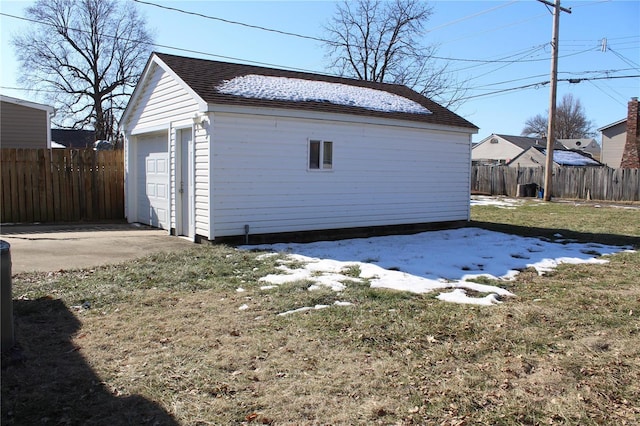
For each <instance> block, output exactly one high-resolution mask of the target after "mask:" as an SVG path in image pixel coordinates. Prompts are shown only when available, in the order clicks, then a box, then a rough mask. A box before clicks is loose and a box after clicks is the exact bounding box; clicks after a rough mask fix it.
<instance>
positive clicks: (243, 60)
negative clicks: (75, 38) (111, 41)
mask: <svg viewBox="0 0 640 426" xmlns="http://www.w3.org/2000/svg"><path fill="white" fill-rule="evenodd" d="M0 15H1V16H6V17H8V18H14V19H19V20H22V21H27V22H32V23H36V24H41V25H47V26H50V27H54V28H55V27H56V26H55V25H54V24H50V23H48V22H42V21H37V20H35V19H30V18H25V17H22V16H15V15H11V14H8V13H4V12H0ZM68 29H69V30H71V31H78V32H83V33H89V31H87V30H83V29H79V28H71V27H68ZM101 35H102V36H104V37H109V38H119V39H120V40H124V41H129V42H132V43H141V44H147V45H149V46H154V47H159V48H163V49H171V50H176V51H179V52H185V53H194V54H197V55H203V56H210V57H214V58H220V59H228V60H231V61H239V62H243V63H249V64H255V65H262V66H267V67H273V68H280V69H288V70H293V71H302V72H311V73H316V74H319V72H318V71H314V70H308V69H304V68H296V67H289V66H284V65H278V64H271V63H268V62H260V61H252V60H250V59H243V58H236V57H233V56H225V55H218V54H215V53H209V52H203V51H201V50H194V49H185V48H181V47H175V46H168V45H165V44H159V43H155V42H154V43H150V42H148V41H142V40H133V39H130V38H125V37H116V36H114V35H111V34H101Z"/></svg>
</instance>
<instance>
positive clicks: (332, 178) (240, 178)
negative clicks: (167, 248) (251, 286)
mask: <svg viewBox="0 0 640 426" xmlns="http://www.w3.org/2000/svg"><path fill="white" fill-rule="evenodd" d="M120 125H121V129H123V131H124V137H125V162H126V164H125V169H126V189H125V191H126V215H127V219H128V221H129V222H141V223H145V224H149V225H152V226H156V227H160V228H163V229H167V230H169V231H170V232H171V233H172V234H177V235H184V236H187V237H189V238H190V239H193V240H196V241H198V240H201V239H206V240H215V239H224V238H225V237H236V238H238V237H242V236H245V235H249V234H250V235H251V236H252V240H251V241H257V240H258V238H254V237H253V236H254V235H262V236H264V235H269V234H270V235H271V236H272V237H273V236H274V235H273V234H282V233H291V232H295V233H298V232H303V231H318V232H322V233H324V236H326V237H330V236H331V235H333V234H334V230H338V229H345V228H346V229H351V230H352V231H353V228H360V231H366V232H369V231H381V229H372V228H373V227H384V228H383V229H385V230H388V229H389V227H391V228H392V229H391V230H392V231H393V230H398V229H400V228H402V227H404V228H405V229H407V228H412V229H415V228H418V227H420V226H426V225H427V224H431V225H433V224H434V223H442V222H445V223H457V222H460V221H467V220H469V214H470V210H469V187H470V170H469V164H470V161H471V158H470V157H471V152H470V151H471V149H470V147H471V135H472V134H474V133H476V132H477V127H476V126H474V125H473V124H471V123H470V122H468V121H467V120H465V119H463V118H461V117H459V116H458V115H456V114H454V113H452V112H451V111H449V110H447V109H446V108H443V107H442V106H440V105H438V104H436V103H434V102H432V101H430V100H429V99H427V98H425V97H424V96H421V95H419V94H418V93H416V92H414V91H412V90H410V89H408V88H407V87H405V86H400V85H392V84H382V83H373V82H365V81H361V80H353V79H346V78H338V77H332V76H326V75H317V74H310V73H301V72H295V71H285V70H280V69H273V68H263V67H256V66H249V65H241V64H232V63H224V62H217V61H210V60H203V59H192V58H186V57H180V56H173V55H167V54H161V53H154V54H152V55H151V58H150V59H149V61H148V63H147V65H146V67H145V70H144V72H143V75H142V77H141V79H140V81H139V83H138V85H137V87H136V89H135V90H134V93H133V95H132V97H131V99H130V101H129V104H128V105H127V108H126V110H125V112H124V114H123V117H122V120H121V122H120ZM395 225H397V227H396V226H395ZM416 225H417V226H416ZM288 237H291V235H289V236H287V238H288Z"/></svg>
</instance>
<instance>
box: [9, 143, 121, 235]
mask: <svg viewBox="0 0 640 426" xmlns="http://www.w3.org/2000/svg"><path fill="white" fill-rule="evenodd" d="M0 152H1V153H0V155H1V157H0V166H1V167H2V170H1V176H2V180H1V182H0V188H1V190H2V194H0V202H1V203H2V206H1V207H0V215H1V216H0V221H1V222H2V223H32V222H69V221H98V220H114V219H123V218H124V154H123V151H122V150H117V151H94V150H92V149H2V150H0Z"/></svg>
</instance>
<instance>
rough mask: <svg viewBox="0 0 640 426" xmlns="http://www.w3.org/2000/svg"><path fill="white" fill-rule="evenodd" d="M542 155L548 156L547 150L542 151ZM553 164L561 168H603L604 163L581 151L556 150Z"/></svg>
mask: <svg viewBox="0 0 640 426" xmlns="http://www.w3.org/2000/svg"><path fill="white" fill-rule="evenodd" d="M540 152H542V154H544V155H547V150H546V149H541V150H540ZM553 162H554V163H556V164H559V165H561V166H602V163H600V162H599V161H596V160H594V159H593V158H591V157H589V156H588V155H585V154H584V153H582V152H580V151H574V150H568V149H554V150H553Z"/></svg>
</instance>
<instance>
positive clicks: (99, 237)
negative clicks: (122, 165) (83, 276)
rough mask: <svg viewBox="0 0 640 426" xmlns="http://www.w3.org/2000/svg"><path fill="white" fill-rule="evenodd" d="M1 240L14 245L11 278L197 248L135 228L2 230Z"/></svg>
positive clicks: (152, 230) (162, 233)
mask: <svg viewBox="0 0 640 426" xmlns="http://www.w3.org/2000/svg"><path fill="white" fill-rule="evenodd" d="M0 239H2V240H4V241H6V242H8V243H9V244H11V262H12V268H11V272H12V274H17V273H21V272H30V271H44V272H48V271H59V270H61V269H65V270H66V269H77V268H87V267H92V266H99V265H105V264H111V263H119V262H123V261H126V260H131V259H135V258H138V257H142V256H146V255H148V254H151V253H156V252H161V251H175V250H184V249H187V248H189V247H193V244H194V243H193V242H190V241H188V240H186V239H183V238H180V237H173V236H170V235H168V234H167V231H164V230H161V229H155V228H150V227H146V226H141V225H135V224H134V225H131V224H82V225H75V224H73V225H26V226H22V225H20V226H13V225H12V226H2V228H0Z"/></svg>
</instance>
